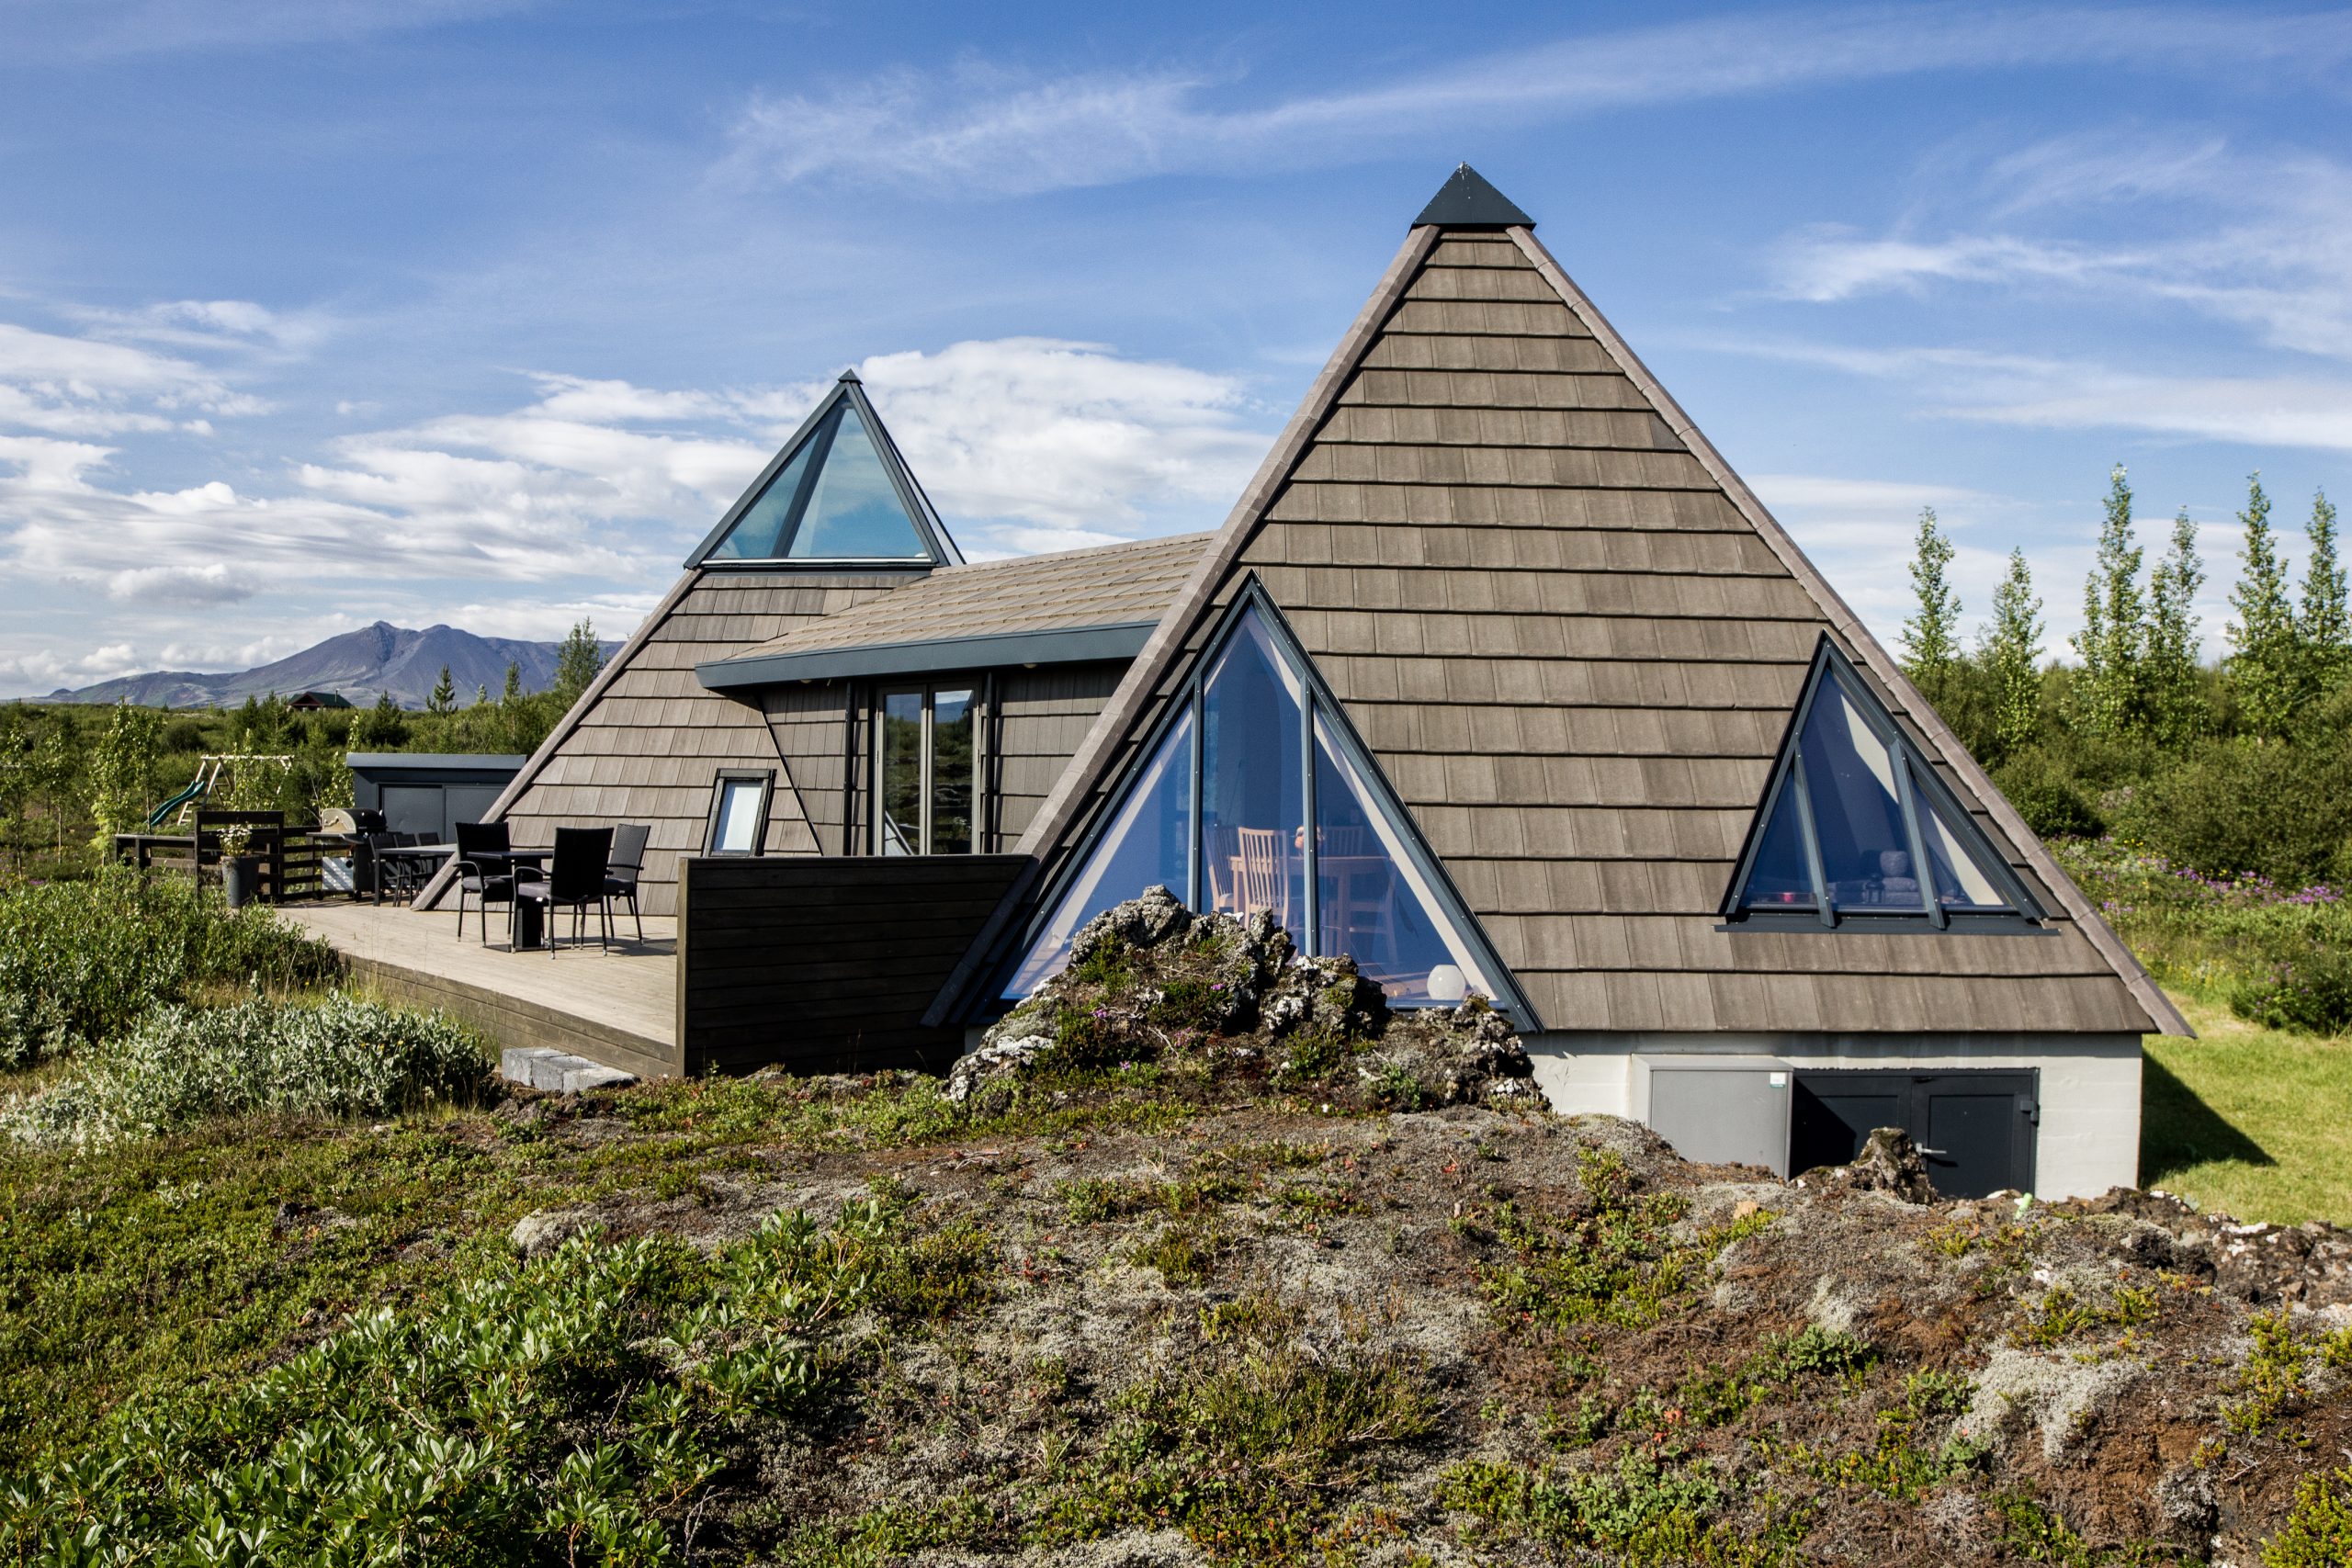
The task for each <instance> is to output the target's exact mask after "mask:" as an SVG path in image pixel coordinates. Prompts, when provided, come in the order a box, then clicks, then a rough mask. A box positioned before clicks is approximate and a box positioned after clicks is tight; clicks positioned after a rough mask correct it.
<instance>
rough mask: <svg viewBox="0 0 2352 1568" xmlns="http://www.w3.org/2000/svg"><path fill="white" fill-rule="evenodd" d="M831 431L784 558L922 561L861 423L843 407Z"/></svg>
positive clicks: (903, 507)
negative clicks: (820, 464)
mask: <svg viewBox="0 0 2352 1568" xmlns="http://www.w3.org/2000/svg"><path fill="white" fill-rule="evenodd" d="M836 417H837V423H836V425H835V427H834V430H833V442H832V446H831V450H830V451H828V452H827V453H826V454H825V466H824V467H823V468H820V469H819V470H818V471H817V481H816V483H815V484H813V485H811V486H810V487H809V501H808V503H807V505H805V506H804V507H803V508H802V509H801V513H800V526H799V527H798V528H797V529H796V530H794V532H793V535H792V543H791V546H790V547H788V548H787V549H786V552H785V553H786V555H787V556H789V557H790V558H792V559H794V560H811V559H825V560H882V559H896V558H901V557H912V556H923V555H928V554H929V553H930V552H929V551H927V550H925V549H924V548H923V547H922V535H921V534H919V533H917V532H916V530H915V520H914V518H913V517H912V516H911V515H910V513H908V511H907V503H906V502H905V500H904V499H903V498H901V497H900V496H899V489H898V486H896V485H894V484H892V483H891V482H890V475H889V472H888V469H886V468H883V466H882V456H881V454H880V453H878V452H876V450H875V449H874V437H873V436H872V435H870V434H867V432H866V429H865V421H864V420H862V419H860V418H859V417H858V415H857V410H856V409H855V408H854V407H852V406H851V405H850V404H848V403H843V404H842V406H841V412H840V413H839V415H838V416H836Z"/></svg>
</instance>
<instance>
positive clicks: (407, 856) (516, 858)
mask: <svg viewBox="0 0 2352 1568" xmlns="http://www.w3.org/2000/svg"><path fill="white" fill-rule="evenodd" d="M457 852H458V846H457V845H455V844H402V845H400V846H399V847H397V848H393V849H383V850H378V851H377V852H376V858H377V859H378V860H412V861H415V862H417V863H419V864H421V865H423V866H424V867H425V868H427V869H428V870H430V869H431V868H433V867H436V866H438V865H439V864H440V863H442V862H443V861H446V860H447V859H448V858H449V857H450V856H451V855H454V854H456V853H457ZM554 853H555V852H554V851H553V850H476V851H475V852H474V858H475V859H476V860H485V861H489V860H499V861H504V862H505V863H507V864H509V865H516V866H528V867H530V868H531V869H533V870H535V871H536V870H537V869H538V867H540V866H541V865H544V864H545V863H547V861H548V857H549V856H550V855H552V854H554ZM383 901H384V879H383V878H382V877H380V876H379V877H378V878H377V879H376V902H377V903H379V904H381V903H382V902H383Z"/></svg>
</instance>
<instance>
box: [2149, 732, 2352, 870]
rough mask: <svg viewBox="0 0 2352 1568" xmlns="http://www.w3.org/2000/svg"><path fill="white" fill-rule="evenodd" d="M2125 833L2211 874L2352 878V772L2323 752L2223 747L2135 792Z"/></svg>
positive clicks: (2350, 766) (2230, 743) (2204, 751)
mask: <svg viewBox="0 0 2352 1568" xmlns="http://www.w3.org/2000/svg"><path fill="white" fill-rule="evenodd" d="M2115 830H2116V833H2117V835H2118V836H2119V837H2121V838H2124V839H2128V840H2131V841H2133V842H2136V843H2139V844H2143V845H2144V846H2146V847H2147V848H2148V849H2150V850H2152V851H2154V852H2156V853H2157V854H2160V855H2162V856H2164V857H2165V859H2167V860H2170V861H2174V862H2177V863H2179V864H2182V865H2186V866H2194V867H2195V868H2196V869H2198V870H2199V871H2201V872H2204V873H2206V874H2208V875H2215V876H2224V875H2228V874H2232V873H2235V872H2256V873H2259V874H2262V875H2264V876H2267V877H2269V878H2271V879H2272V880H2274V881H2277V882H2282V883H2291V884H2297V885H2301V884H2303V883H2311V882H2321V881H2325V880H2327V879H2329V878H2332V877H2342V876H2343V875H2345V874H2346V873H2347V872H2352V861H2348V860H2347V858H2346V857H2347V853H2352V764H2347V761H2346V758H2345V757H2344V756H2343V755H2341V754H2339V753H2338V752H2336V751H2335V750H2324V749H2321V748H2318V747H2313V746H2289V745H2284V744H2277V743H2274V744H2270V745H2256V744H2255V743H2253V742H2250V741H2219V742H2214V743H2212V744H2210V745H2207V746H2205V747H2203V748H2201V749H2200V750H2198V751H2197V752H2196V753H2195V754H2194V755H2193V756H2192V757H2191V758H2190V759H2189V761H2187V762H2185V763H2184V764H2182V765H2181V766H2179V767H2176V768H2172V769H2169V770H2167V771H2165V772H2164V773H2158V774H2156V775H2155V776H2154V777H2153V778H2150V779H2148V780H2146V781H2145V782H2144V783H2142V784H2137V785H2135V786H2134V787H2133V788H2132V789H2131V791H2130V795H2129V798H2128V799H2126V800H2125V801H2123V802H2122V804H2121V806H2120V808H2119V809H2118V810H2117V812H2116V814H2115Z"/></svg>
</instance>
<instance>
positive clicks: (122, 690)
mask: <svg viewBox="0 0 2352 1568" xmlns="http://www.w3.org/2000/svg"><path fill="white" fill-rule="evenodd" d="M603 646H604V649H605V656H606V657H608V658H609V657H610V656H611V654H612V652H613V650H614V649H617V648H618V647H620V644H619V643H617V642H607V643H605V644H604V645H603ZM557 647H558V645H557V644H555V643H552V642H518V641H516V640H515V638H513V637H476V636H475V635H474V634H473V633H471V632H468V631H459V630H458V628H457V627H455V626H427V627H425V628H424V630H423V631H421V632H420V631H412V630H410V629H409V628H408V627H406V626H393V625H391V624H390V622H386V621H378V622H377V623H376V624H375V625H374V626H362V627H361V628H360V629H359V630H357V631H356V632H345V633H343V634H342V635H341V636H339V637H329V638H327V639H326V641H324V642H322V643H320V644H318V645H317V646H316V647H313V648H306V649H303V650H302V651H301V652H300V653H295V654H288V656H287V657H286V658H284V659H281V660H277V662H276V663H274V664H265V665H262V666H261V667H260V668H259V669H255V670H243V671H235V672H232V673H229V674H220V675H207V674H199V673H198V672H197V671H192V670H156V671H150V672H148V673H147V674H144V675H124V676H120V677H118V678H117V679H115V680H112V681H102V682H98V684H96V685H95V686H84V687H82V688H80V689H79V690H77V691H66V690H62V689H60V690H58V691H54V692H51V694H49V696H48V697H47V698H46V699H45V700H46V701H49V702H53V703H111V702H116V701H119V700H120V699H122V698H125V697H128V698H130V700H131V701H132V702H134V703H141V704H145V705H149V706H153V707H203V706H226V705H232V704H236V703H242V702H243V701H244V700H245V699H246V698H247V697H266V696H267V695H269V694H270V693H272V692H276V693H277V694H279V695H280V696H289V697H290V696H292V695H293V694H295V693H297V692H335V693H339V694H342V695H344V696H345V697H348V698H350V699H351V701H352V702H353V703H354V704H356V705H359V706H361V707H366V706H368V705H372V704H373V703H374V702H375V701H376V698H377V694H379V693H382V692H390V693H391V694H392V701H394V702H396V703H398V704H400V705H401V706H402V707H404V708H421V707H423V706H424V705H425V701H426V699H427V698H429V697H431V696H432V694H433V687H434V683H435V682H437V681H439V680H440V679H441V667H442V666H443V665H445V664H446V665H447V666H448V668H449V680H450V682H451V683H452V684H454V685H455V686H456V687H457V689H458V702H459V703H461V704H463V703H469V702H471V701H473V698H474V689H475V688H476V687H478V686H488V687H489V688H490V691H491V694H492V696H495V695H497V694H498V693H499V692H501V691H503V689H504V688H505V685H506V667H507V665H509V664H513V665H515V667H517V668H518V669H519V670H521V671H522V673H523V689H524V690H525V691H526V692H539V691H545V690H546V689H547V688H548V687H549V686H551V685H553V684H555V658H556V649H557Z"/></svg>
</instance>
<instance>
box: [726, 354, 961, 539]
mask: <svg viewBox="0 0 2352 1568" xmlns="http://www.w3.org/2000/svg"><path fill="white" fill-rule="evenodd" d="M960 559H961V557H960V556H959V555H958V554H957V553H956V547H955V545H954V543H953V542H952V541H950V540H949V539H948V537H947V533H946V530H945V529H944V527H942V526H941V525H940V523H939V519H938V517H937V516H936V515H935V514H934V513H933V512H932V510H931V505H930V502H928V501H926V500H925V499H924V497H923V494H922V488H921V487H920V486H918V485H917V484H916V483H915V481H914V476H913V475H912V474H910V472H908V471H907V467H906V463H905V460H904V459H903V458H901V457H899V450H898V447H897V446H895V445H893V444H892V442H891V440H890V437H889V434H888V432H887V431H885V430H884V429H883V428H882V423H881V421H880V419H879V418H878V417H877V416H876V414H875V412H874V407H873V405H872V404H871V403H869V402H868V401H866V400H865V394H864V393H863V392H862V391H861V390H859V389H858V383H857V381H856V378H854V377H850V376H844V377H843V378H842V381H841V383H840V384H839V385H838V386H837V387H835V388H834V389H833V391H832V393H831V395H830V396H829V397H828V398H827V399H826V400H825V401H824V402H823V403H821V404H820V405H819V406H818V408H817V412H815V413H813V414H811V415H809V420H808V422H807V423H804V424H803V425H802V426H801V427H800V429H799V431H798V432H797V434H795V435H794V436H793V438H792V439H791V440H790V441H789V442H787V443H786V445H785V448H784V450H783V451H781V452H779V453H778V454H776V457H775V461H773V462H771V463H770V464H769V465H768V468H767V471H766V472H765V473H763V474H762V475H761V476H760V478H759V479H758V480H757V481H755V482H754V483H753V485H752V489H751V490H750V491H747V492H745V494H744V497H743V499H742V500H741V501H739V502H736V503H735V505H734V506H733V507H731V508H729V511H728V513H727V515H726V517H724V518H723V519H721V520H720V522H719V525H718V528H717V529H715V530H714V531H713V532H712V534H711V536H710V537H709V538H707V539H706V540H704V541H703V543H702V545H701V546H700V547H697V548H696V549H695V553H694V555H693V556H691V557H690V558H688V559H687V562H686V564H687V565H689V566H701V565H704V564H706V563H710V564H717V565H725V564H729V563H737V562H751V561H759V562H780V561H792V562H816V561H880V562H891V563H897V562H906V563H909V564H914V565H931V564H934V563H939V562H948V561H956V560H960Z"/></svg>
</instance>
